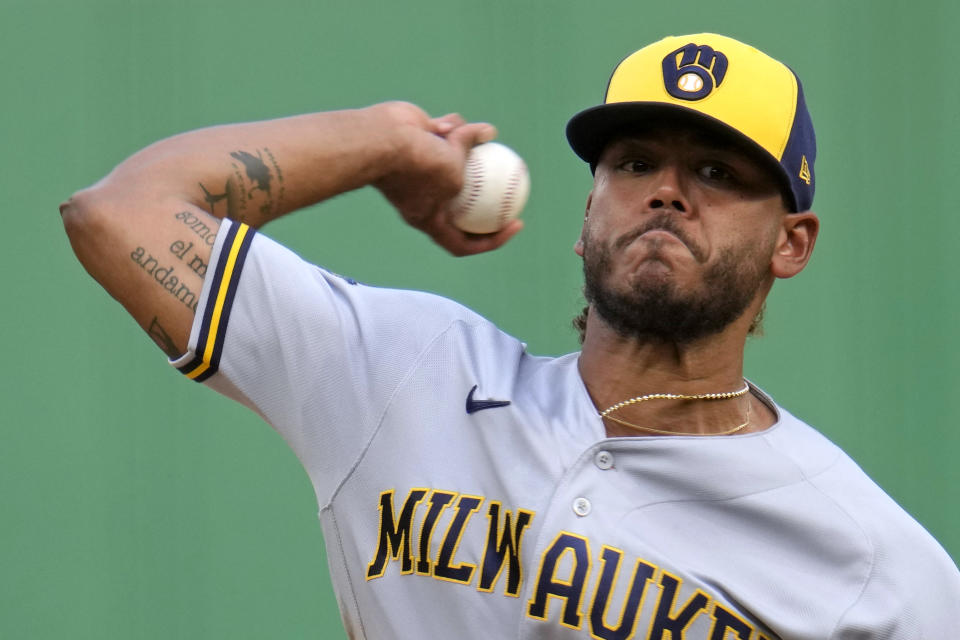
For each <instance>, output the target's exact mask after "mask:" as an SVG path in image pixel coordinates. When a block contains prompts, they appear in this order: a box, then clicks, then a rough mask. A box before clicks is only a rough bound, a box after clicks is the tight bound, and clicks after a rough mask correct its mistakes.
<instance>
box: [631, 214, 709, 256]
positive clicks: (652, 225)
mask: <svg viewBox="0 0 960 640" xmlns="http://www.w3.org/2000/svg"><path fill="white" fill-rule="evenodd" d="M648 231H666V232H668V233H671V234H673V235H674V236H676V237H677V239H678V240H680V242H682V243H683V244H685V245H686V246H687V249H689V250H690V253H692V254H693V257H694V258H696V259H697V261H698V262H703V261H704V260H705V259H706V254H705V252H704V251H703V249H702V248H701V247H700V246H699V245H698V244H697V243H696V242H694V241H693V240H692V239H691V238H690V236H688V235H687V234H686V232H684V230H683V229H681V228H680V225H679V224H678V223H677V219H676V217H675V216H674V215H672V214H669V213H661V214H657V215H656V216H654V217H652V218H650V219H649V220H647V221H646V222H644V223H643V224H642V225H640V226H639V227H637V228H636V229H632V230H631V231H628V232H627V233H625V234H623V235H622V236H620V237H619V238H617V240H616V241H615V242H614V243H613V247H614V249H617V250H621V249H624V248H625V247H626V246H627V245H629V244H630V243H631V242H633V241H634V240H636V239H637V238H639V237H640V236H642V235H643V234H645V233H647V232H648Z"/></svg>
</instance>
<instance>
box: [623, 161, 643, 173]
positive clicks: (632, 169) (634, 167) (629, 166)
mask: <svg viewBox="0 0 960 640" xmlns="http://www.w3.org/2000/svg"><path fill="white" fill-rule="evenodd" d="M619 169H620V170H621V171H626V172H627V173H645V172H647V171H649V170H650V165H649V164H648V163H646V162H644V161H643V160H636V159H633V160H625V161H624V162H621V163H620V166H619Z"/></svg>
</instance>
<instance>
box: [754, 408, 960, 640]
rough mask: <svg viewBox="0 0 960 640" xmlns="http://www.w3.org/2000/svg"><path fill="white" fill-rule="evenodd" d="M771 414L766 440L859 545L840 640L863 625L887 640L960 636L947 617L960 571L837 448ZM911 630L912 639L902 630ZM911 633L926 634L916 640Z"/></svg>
mask: <svg viewBox="0 0 960 640" xmlns="http://www.w3.org/2000/svg"><path fill="white" fill-rule="evenodd" d="M777 409H778V411H779V412H780V415H781V421H780V423H779V424H778V425H777V428H775V429H772V430H771V431H770V433H769V434H768V435H767V436H766V440H767V441H768V442H769V443H770V444H771V446H773V447H774V448H776V449H778V450H779V451H780V452H781V453H782V454H784V455H785V456H787V457H788V458H790V459H791V460H792V461H794V462H795V463H796V465H797V466H798V468H799V469H800V470H801V473H802V475H803V476H804V481H805V483H806V484H807V485H808V486H809V487H810V488H811V489H812V490H813V491H816V492H817V493H818V494H819V495H820V496H822V498H823V499H825V500H827V501H829V502H830V503H832V504H834V505H835V506H836V510H835V513H836V514H837V517H840V518H843V519H844V520H845V521H846V525H845V527H844V528H845V529H847V530H848V531H849V532H851V533H853V532H856V533H855V535H856V536H857V537H858V538H859V539H860V547H861V549H862V551H863V553H864V560H865V561H866V562H867V563H868V564H867V567H868V571H867V572H866V574H865V576H864V583H863V587H862V590H861V591H860V593H859V594H858V598H857V600H856V601H855V602H854V603H852V604H851V606H850V608H849V610H848V611H847V613H846V614H845V616H844V618H843V620H842V621H841V624H840V627H838V632H840V630H841V629H845V628H848V627H849V628H860V627H859V625H867V626H866V627H862V628H871V629H879V628H883V629H884V632H883V633H884V634H885V635H883V637H889V638H915V637H935V635H936V633H943V632H944V631H945V630H947V629H950V630H954V631H956V633H960V619H958V618H956V617H955V616H954V612H953V609H954V608H955V606H956V603H957V602H960V571H958V569H957V566H956V564H955V563H954V562H953V560H952V559H951V558H950V556H949V554H947V552H946V551H945V550H944V549H943V547H942V546H940V544H939V543H938V542H937V541H936V540H935V539H934V538H933V536H932V535H930V533H929V532H928V531H926V529H924V528H923V526H922V525H921V524H920V523H918V522H917V521H916V520H915V519H914V518H913V517H912V516H911V515H910V514H909V513H907V512H906V511H905V510H904V509H903V508H902V507H901V506H900V505H899V504H897V502H896V501H895V500H894V499H893V498H892V497H890V495H888V494H887V492H886V491H884V490H883V489H882V488H881V487H880V486H879V485H878V484H877V483H876V482H874V480H873V479H871V478H870V477H869V476H868V475H867V474H866V472H864V471H863V469H861V468H860V466H859V465H858V464H857V463H856V462H855V461H854V460H853V459H852V458H851V457H850V456H849V455H847V454H846V453H845V452H844V451H843V450H841V449H840V447H838V446H837V445H836V444H834V443H833V442H831V441H830V440H829V439H828V438H827V437H826V436H824V435H823V434H821V433H820V432H819V431H817V430H816V429H814V428H813V427H811V426H809V425H808V424H806V423H804V422H802V421H801V420H799V419H797V418H796V417H794V416H792V415H791V414H790V413H789V412H787V411H785V410H784V409H782V408H781V407H777ZM911 625H912V631H911V630H908V629H907V628H906V627H907V626H911ZM917 629H923V630H924V631H925V633H924V632H921V633H920V635H915V634H916V633H917ZM935 632H936V633H935ZM947 635H949V634H947ZM940 637H943V636H940Z"/></svg>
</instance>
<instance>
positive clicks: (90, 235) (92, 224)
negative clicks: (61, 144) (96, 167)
mask: <svg viewBox="0 0 960 640" xmlns="http://www.w3.org/2000/svg"><path fill="white" fill-rule="evenodd" d="M118 209H119V207H118V206H117V204H116V203H115V202H114V199H113V198H111V197H109V196H108V195H107V194H105V193H104V192H103V189H102V188H101V187H98V186H93V187H89V188H87V189H83V190H81V191H77V192H76V193H74V194H73V195H72V196H70V197H69V198H68V199H67V200H66V201H65V202H64V203H63V204H61V205H60V217H61V219H62V220H63V228H64V231H66V233H67V238H69V240H70V246H71V247H72V248H73V252H74V253H75V254H76V255H77V258H79V260H80V262H81V263H83V265H84V266H85V267H87V268H88V269H89V265H88V262H89V261H90V258H91V256H92V255H93V254H95V253H96V252H97V251H99V250H100V249H102V246H101V245H102V243H103V241H104V238H105V237H106V236H109V235H110V233H109V232H110V229H111V228H112V227H113V226H114V225H115V224H116V214H117V211H118Z"/></svg>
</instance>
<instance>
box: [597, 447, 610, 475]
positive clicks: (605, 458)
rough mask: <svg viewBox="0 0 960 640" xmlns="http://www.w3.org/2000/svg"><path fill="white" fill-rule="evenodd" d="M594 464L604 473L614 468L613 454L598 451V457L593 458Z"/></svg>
mask: <svg viewBox="0 0 960 640" xmlns="http://www.w3.org/2000/svg"><path fill="white" fill-rule="evenodd" d="M593 463H594V464H595V465H597V467H598V468H600V469H603V470H604V471H606V470H607V469H611V468H613V454H612V453H610V452H609V451H598V452H597V455H595V456H593Z"/></svg>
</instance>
